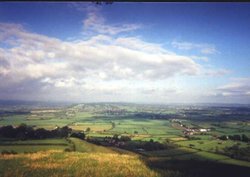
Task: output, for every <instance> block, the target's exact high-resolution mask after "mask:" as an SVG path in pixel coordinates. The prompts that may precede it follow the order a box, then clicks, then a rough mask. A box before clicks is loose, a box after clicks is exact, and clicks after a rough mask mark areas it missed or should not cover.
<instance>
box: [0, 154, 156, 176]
mask: <svg viewBox="0 0 250 177" xmlns="http://www.w3.org/2000/svg"><path fill="white" fill-rule="evenodd" d="M9 169H11V170H9ZM0 176H4V177H13V176H16V177H26V176H32V177H36V176H37V177H40V176H41V177H44V176H47V177H50V176H53V177H56V176H58V177H59V176H60V177H62V176H65V177H68V176H74V177H111V176H112V177H113V176H119V177H155V176H159V174H158V173H156V172H155V171H153V170H151V169H149V168H148V167H147V166H146V165H145V164H144V162H143V161H142V160H140V159H139V156H137V155H128V154H118V153H103V152H102V153H101V152H100V153H99V152H90V153H89V152H88V153H80V152H69V153H65V152H62V151H46V152H45V151H44V152H37V153H32V154H17V155H0Z"/></svg>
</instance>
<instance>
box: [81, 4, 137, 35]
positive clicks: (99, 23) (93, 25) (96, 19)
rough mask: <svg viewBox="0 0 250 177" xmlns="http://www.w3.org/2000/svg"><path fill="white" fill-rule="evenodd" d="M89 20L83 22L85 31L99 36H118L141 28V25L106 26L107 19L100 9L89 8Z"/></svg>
mask: <svg viewBox="0 0 250 177" xmlns="http://www.w3.org/2000/svg"><path fill="white" fill-rule="evenodd" d="M86 11H87V18H86V19H84V20H83V29H84V30H85V31H91V32H97V33H99V34H110V35H116V34H119V33H123V32H129V31H134V30H137V29H139V28H141V25H140V24H124V23H123V24H112V25H107V24H105V21H106V20H105V18H104V17H103V16H102V15H101V14H100V12H99V9H98V8H88V9H86Z"/></svg>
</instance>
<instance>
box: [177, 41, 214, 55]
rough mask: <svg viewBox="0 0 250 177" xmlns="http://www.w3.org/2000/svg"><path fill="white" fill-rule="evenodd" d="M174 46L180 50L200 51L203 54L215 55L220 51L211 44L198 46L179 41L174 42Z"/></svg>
mask: <svg viewBox="0 0 250 177" xmlns="http://www.w3.org/2000/svg"><path fill="white" fill-rule="evenodd" d="M172 46H173V47H175V48H177V49H180V50H194V49H197V50H199V51H200V52H201V53H202V54H215V53H217V52H218V51H217V50H216V48H215V46H214V45H211V44H197V43H191V42H183V41H181V42H179V41H173V42H172Z"/></svg>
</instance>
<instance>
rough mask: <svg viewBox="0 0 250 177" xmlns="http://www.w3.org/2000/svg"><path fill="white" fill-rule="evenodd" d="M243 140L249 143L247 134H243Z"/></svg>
mask: <svg viewBox="0 0 250 177" xmlns="http://www.w3.org/2000/svg"><path fill="white" fill-rule="evenodd" d="M241 140H242V141H244V142H248V141H249V138H248V137H247V136H246V135H245V134H243V135H241Z"/></svg>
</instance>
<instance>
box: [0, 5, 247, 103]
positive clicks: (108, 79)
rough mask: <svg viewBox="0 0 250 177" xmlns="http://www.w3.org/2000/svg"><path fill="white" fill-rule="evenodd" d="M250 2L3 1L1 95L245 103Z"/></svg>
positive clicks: (72, 99)
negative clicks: (108, 2)
mask: <svg viewBox="0 0 250 177" xmlns="http://www.w3.org/2000/svg"><path fill="white" fill-rule="evenodd" d="M249 29H250V4H249V3H180V2H175V3H173V2H172V3H153V2H151V3H135V2H133V3H128V2H127V3H124V2H123V3H118V2H115V3H113V4H108V5H106V4H103V5H96V4H94V3H91V2H85V3H75V2H74V3H73V2H72V3H66V2H60V3H59V2H58V3H55V2H42V3H38V2H36V3H31V2H29V3H27V2H11V3H7V2H2V3H0V100H26V101H67V102H136V103H242V104H249V103H250V50H249V49H250V33H249Z"/></svg>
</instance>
